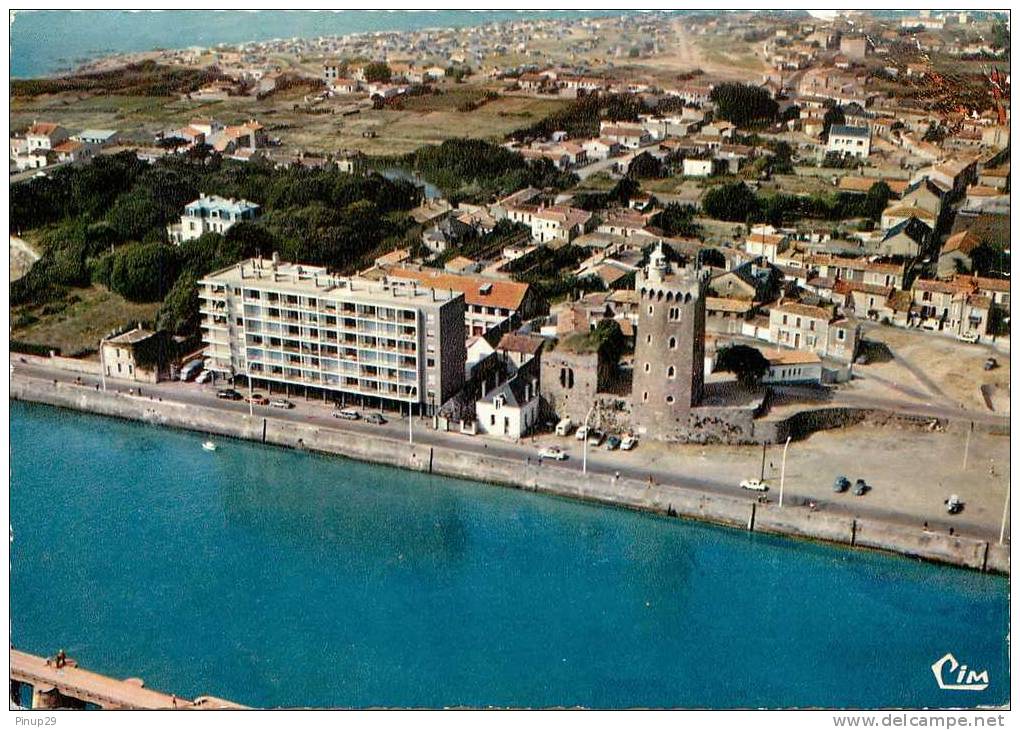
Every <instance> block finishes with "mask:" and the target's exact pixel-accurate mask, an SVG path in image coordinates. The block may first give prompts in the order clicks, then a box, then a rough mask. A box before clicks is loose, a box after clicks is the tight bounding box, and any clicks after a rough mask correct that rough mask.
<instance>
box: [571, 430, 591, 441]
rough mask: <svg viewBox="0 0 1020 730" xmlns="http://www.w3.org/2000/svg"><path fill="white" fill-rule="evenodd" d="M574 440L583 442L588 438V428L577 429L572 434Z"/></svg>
mask: <svg viewBox="0 0 1020 730" xmlns="http://www.w3.org/2000/svg"><path fill="white" fill-rule="evenodd" d="M574 438H575V439H577V440H578V441H584V440H585V439H586V438H588V427H587V426H580V427H578V429H577V431H576V432H575V433H574Z"/></svg>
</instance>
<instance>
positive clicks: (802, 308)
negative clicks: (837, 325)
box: [772, 302, 832, 322]
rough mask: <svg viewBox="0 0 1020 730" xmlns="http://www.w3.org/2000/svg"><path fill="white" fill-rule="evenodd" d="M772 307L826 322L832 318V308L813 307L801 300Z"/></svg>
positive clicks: (775, 309)
mask: <svg viewBox="0 0 1020 730" xmlns="http://www.w3.org/2000/svg"><path fill="white" fill-rule="evenodd" d="M772 309H773V311H775V312H782V313H785V314H796V315H799V316H801V317H811V318H813V319H824V320H825V321H826V322H828V321H830V320H831V319H832V310H831V309H826V308H825V307H813V306H811V305H810V304H800V303H799V302H787V303H785V304H780V305H779V306H776V307H773V308H772Z"/></svg>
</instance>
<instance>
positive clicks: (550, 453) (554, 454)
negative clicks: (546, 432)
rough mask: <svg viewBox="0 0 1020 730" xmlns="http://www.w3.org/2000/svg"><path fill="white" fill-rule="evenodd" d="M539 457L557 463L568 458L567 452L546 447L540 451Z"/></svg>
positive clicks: (554, 447) (557, 448) (553, 447)
mask: <svg viewBox="0 0 1020 730" xmlns="http://www.w3.org/2000/svg"><path fill="white" fill-rule="evenodd" d="M538 455H539V456H540V457H542V458H543V459H554V460H556V461H564V460H565V459H566V458H567V452H566V451H564V450H563V449H561V448H559V447H558V446H546V447H545V448H542V449H539V450H538Z"/></svg>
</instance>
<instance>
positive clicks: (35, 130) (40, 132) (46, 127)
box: [28, 122, 60, 137]
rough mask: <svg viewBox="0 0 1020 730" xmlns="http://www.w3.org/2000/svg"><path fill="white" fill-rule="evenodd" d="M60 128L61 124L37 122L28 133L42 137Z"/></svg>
mask: <svg viewBox="0 0 1020 730" xmlns="http://www.w3.org/2000/svg"><path fill="white" fill-rule="evenodd" d="M59 128H60V125H59V124H54V123H53V122H36V123H35V124H33V125H32V126H31V127H29V128H28V134H31V135H36V136H40V137H49V136H50V135H51V134H53V133H54V132H56V131H57V130H58V129H59Z"/></svg>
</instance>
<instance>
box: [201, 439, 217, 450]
mask: <svg viewBox="0 0 1020 730" xmlns="http://www.w3.org/2000/svg"><path fill="white" fill-rule="evenodd" d="M202 448H203V449H205V450H206V451H216V444H214V443H213V442H212V441H206V442H205V443H204V444H202Z"/></svg>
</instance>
